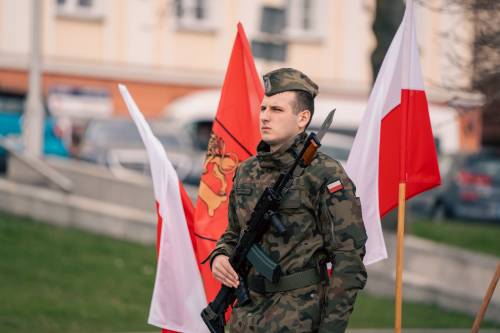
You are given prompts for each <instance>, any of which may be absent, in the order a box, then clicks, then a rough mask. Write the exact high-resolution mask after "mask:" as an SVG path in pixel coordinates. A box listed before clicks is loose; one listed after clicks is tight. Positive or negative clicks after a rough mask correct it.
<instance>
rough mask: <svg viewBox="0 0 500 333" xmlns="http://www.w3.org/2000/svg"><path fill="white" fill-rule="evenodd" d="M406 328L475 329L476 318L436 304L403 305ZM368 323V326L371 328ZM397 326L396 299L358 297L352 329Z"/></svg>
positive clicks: (365, 295) (484, 325) (406, 303)
mask: <svg viewBox="0 0 500 333" xmlns="http://www.w3.org/2000/svg"><path fill="white" fill-rule="evenodd" d="M402 311H403V313H402V314H403V317H402V326H403V327H404V328H437V329H441V328H442V329H444V328H471V327H472V323H473V322H474V318H473V317H470V316H467V315H464V314H461V313H458V312H453V311H446V310H444V309H443V308H440V307H438V306H434V305H426V304H419V303H414V302H404V303H403V310H402ZM367 324H368V325H367ZM366 327H370V328H390V327H394V300H393V299H387V298H379V297H372V296H370V295H368V294H366V293H365V292H361V293H360V294H359V295H358V299H357V301H356V305H355V307H354V312H353V313H352V315H351V320H350V322H349V328H366ZM498 327H500V324H494V323H491V322H486V321H485V322H483V323H482V325H481V328H498Z"/></svg>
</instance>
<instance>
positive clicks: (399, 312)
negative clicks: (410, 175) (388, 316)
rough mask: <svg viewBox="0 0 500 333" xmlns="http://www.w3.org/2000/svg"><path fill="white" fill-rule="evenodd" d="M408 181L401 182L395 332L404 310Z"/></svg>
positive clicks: (398, 328)
mask: <svg viewBox="0 0 500 333" xmlns="http://www.w3.org/2000/svg"><path fill="white" fill-rule="evenodd" d="M405 206H406V183H404V182H402V183H400V184H399V203H398V231H397V251H396V304H395V312H396V313H395V324H394V332H396V333H400V332H401V323H402V312H403V311H402V310H403V254H404V234H405Z"/></svg>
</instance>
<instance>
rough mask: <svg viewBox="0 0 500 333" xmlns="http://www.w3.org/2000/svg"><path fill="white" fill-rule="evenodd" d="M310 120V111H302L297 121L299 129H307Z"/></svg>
mask: <svg viewBox="0 0 500 333" xmlns="http://www.w3.org/2000/svg"><path fill="white" fill-rule="evenodd" d="M309 119H311V111H309V110H303V111H300V112H299V114H298V119H297V123H298V125H299V127H300V128H306V126H307V124H308V123H309Z"/></svg>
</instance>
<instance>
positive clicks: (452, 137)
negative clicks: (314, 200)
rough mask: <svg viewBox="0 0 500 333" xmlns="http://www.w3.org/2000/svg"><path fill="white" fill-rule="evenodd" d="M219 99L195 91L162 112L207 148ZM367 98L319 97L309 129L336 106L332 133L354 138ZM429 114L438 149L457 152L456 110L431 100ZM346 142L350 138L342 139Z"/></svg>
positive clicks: (210, 92) (212, 93) (214, 94)
mask: <svg viewBox="0 0 500 333" xmlns="http://www.w3.org/2000/svg"><path fill="white" fill-rule="evenodd" d="M219 99H220V90H218V89H213V90H204V91H200V92H195V93H192V94H189V95H187V96H183V97H180V98H178V99H176V100H175V101H174V102H172V103H170V104H169V105H167V106H166V107H165V109H164V111H163V112H164V115H165V116H166V119H168V120H169V121H171V122H172V123H173V124H176V125H177V126H181V127H183V128H185V130H186V131H188V132H189V133H190V136H191V137H192V138H193V141H194V142H195V144H196V145H197V146H198V147H199V148H200V149H206V147H207V144H208V139H209V138H210V130H211V127H212V121H213V119H214V117H215V113H216V111H217V107H218V104H219ZM367 101H368V98H366V99H354V98H347V97H322V96H318V97H316V99H315V112H314V116H313V119H312V121H311V125H310V128H311V129H317V128H319V127H320V126H321V124H322V122H323V121H324V119H325V118H326V116H327V114H328V112H330V111H331V110H332V109H333V108H336V109H337V111H336V112H335V117H334V119H333V123H332V126H331V130H332V132H334V133H340V134H344V135H348V136H351V137H354V136H355V135H356V131H357V128H358V126H359V123H360V122H361V119H362V117H363V113H364V112H365V109H366V104H367ZM429 113H430V118H431V125H432V129H433V133H434V136H435V138H436V144H437V147H438V151H440V152H442V153H445V154H450V153H455V152H457V151H458V149H459V125H458V118H457V115H456V112H455V110H454V109H453V108H451V107H448V106H444V105H438V104H432V103H431V104H430V105H429ZM329 141H331V142H334V141H335V140H329ZM343 142H347V141H346V140H343ZM351 144H352V142H351ZM343 145H344V144H343Z"/></svg>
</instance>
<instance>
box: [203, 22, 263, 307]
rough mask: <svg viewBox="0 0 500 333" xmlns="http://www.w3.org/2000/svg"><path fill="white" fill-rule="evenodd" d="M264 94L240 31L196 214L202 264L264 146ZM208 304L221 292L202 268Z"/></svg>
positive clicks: (230, 60)
mask: <svg viewBox="0 0 500 333" xmlns="http://www.w3.org/2000/svg"><path fill="white" fill-rule="evenodd" d="M263 96H264V89H263V87H262V83H261V80H260V77H259V76H258V75H257V70H256V68H255V64H254V61H253V57H252V51H251V50H250V45H249V43H248V40H247V37H246V35H245V31H244V30H243V26H242V25H241V23H238V32H237V34H236V38H235V41H234V45H233V50H232V52H231V57H230V59H229V64H228V66H227V70H226V76H225V78H224V84H223V85H222V91H221V97H220V101H219V106H218V108H217V114H216V116H215V119H214V122H213V127H212V133H211V137H210V142H209V144H208V150H207V156H206V159H205V164H204V172H203V174H202V177H201V181H200V188H199V192H198V201H197V203H196V212H195V229H194V230H195V235H196V248H197V255H198V260H199V262H201V261H203V260H204V259H206V258H207V256H208V255H209V254H210V252H212V250H213V249H214V247H215V243H216V242H217V240H218V239H219V238H220V236H221V235H222V233H223V232H224V230H226V227H227V223H228V221H227V215H228V200H229V193H230V192H231V189H232V187H233V176H234V173H235V171H236V168H237V167H238V165H239V164H240V163H241V162H242V161H244V160H246V159H247V158H249V157H250V156H252V155H254V154H255V153H256V147H257V144H258V143H259V141H260V131H259V112H260V103H261V101H262V98H263ZM200 271H201V274H202V276H203V283H204V286H205V291H206V295H207V299H209V300H212V299H214V298H215V295H216V294H217V291H218V290H219V288H220V283H219V282H217V281H216V280H215V279H214V278H213V276H212V272H211V271H210V266H209V264H208V262H207V263H205V264H204V265H201V267H200Z"/></svg>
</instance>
